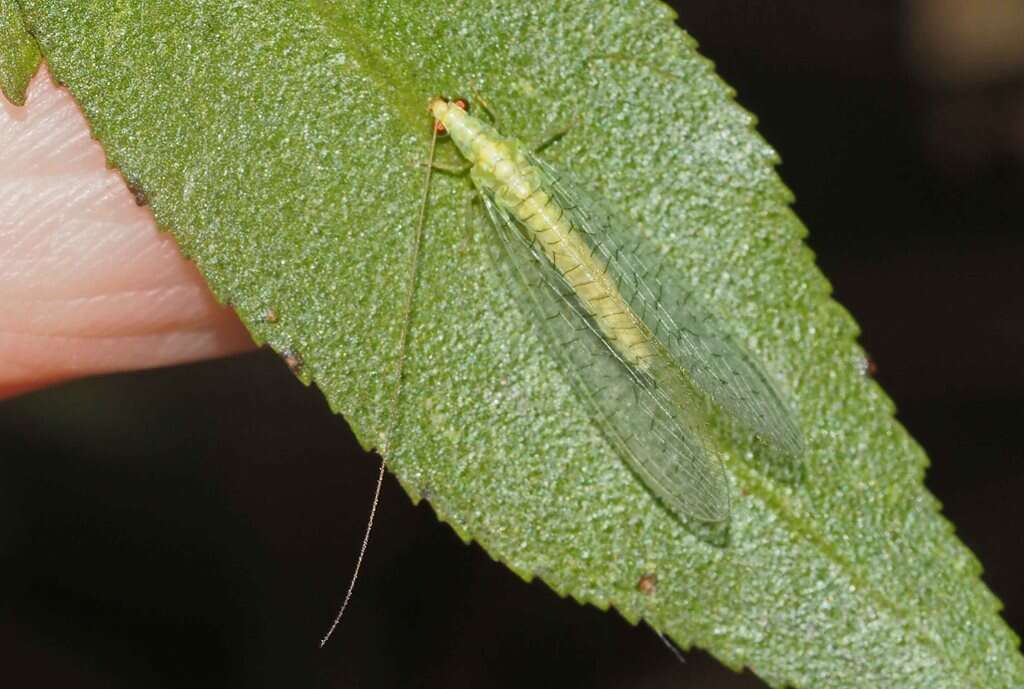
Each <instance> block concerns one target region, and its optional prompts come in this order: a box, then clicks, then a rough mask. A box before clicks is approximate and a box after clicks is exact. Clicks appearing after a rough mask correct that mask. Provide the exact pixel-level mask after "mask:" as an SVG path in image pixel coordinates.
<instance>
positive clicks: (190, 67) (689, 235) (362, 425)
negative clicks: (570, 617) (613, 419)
mask: <svg viewBox="0 0 1024 689" xmlns="http://www.w3.org/2000/svg"><path fill="white" fill-rule="evenodd" d="M22 8H23V10H24V12H25V14H26V17H27V19H28V23H29V26H30V29H31V31H32V33H33V34H34V35H35V37H36V38H37V40H38V41H39V43H40V45H41V46H42V49H43V52H44V53H45V55H46V56H47V58H48V60H49V61H50V65H51V69H52V71H53V73H54V74H55V75H56V76H57V77H58V78H59V79H61V80H62V81H64V82H66V83H67V84H68V85H69V87H70V88H71V90H72V91H73V93H74V94H75V96H76V97H77V98H78V99H79V102H80V103H81V104H82V106H83V108H84V110H85V112H86V114H87V116H88V118H89V120H90V122H91V123H92V126H93V127H94V131H95V134H96V136H97V137H98V138H99V139H100V141H102V142H103V144H104V146H105V148H106V150H107V153H108V155H109V157H110V160H111V161H112V162H113V163H114V164H116V165H117V166H118V167H119V168H120V169H121V170H122V171H123V172H124V174H125V177H126V179H127V180H128V181H129V184H131V185H133V186H134V187H137V188H139V189H141V190H142V191H143V192H144V193H145V195H146V197H148V199H149V202H150V203H151V205H152V207H153V211H154V213H155V215H156V218H157V220H158V221H159V222H160V223H161V225H162V226H164V227H166V228H167V229H168V230H170V231H172V232H173V233H174V234H175V236H176V237H177V238H178V241H179V243H180V245H181V247H182V250H183V251H184V252H185V253H186V254H187V255H189V256H191V257H192V258H193V259H194V260H195V261H196V263H197V264H198V265H199V267H200V268H201V269H202V271H203V273H204V274H205V275H206V277H207V279H208V280H209V282H210V284H211V286H212V287H213V289H214V291H215V292H216V293H217V294H218V295H219V296H220V298H221V299H223V300H224V301H226V302H228V303H230V304H232V305H233V306H234V307H235V308H236V309H237V311H238V313H239V314H240V315H241V317H242V318H243V319H244V320H245V322H246V323H247V324H248V326H249V327H250V329H251V330H252V332H253V335H254V337H256V338H257V340H259V341H261V342H268V343H270V344H271V345H272V346H273V347H274V348H276V349H277V350H279V351H282V352H286V351H287V352H288V353H289V354H290V357H291V359H292V362H293V363H294V364H296V366H297V367H298V370H299V374H300V376H301V377H302V378H303V379H304V380H306V381H314V382H315V383H316V384H317V385H318V386H319V388H320V389H321V390H323V392H324V395H325V396H326V398H327V400H328V402H329V403H330V405H331V406H332V408H333V409H334V410H336V411H337V412H339V413H341V414H343V415H344V416H345V418H346V419H347V420H348V422H349V423H350V424H351V425H352V426H353V428H354V429H355V431H356V433H357V435H358V437H359V438H360V439H361V441H362V442H363V443H364V445H366V446H367V447H371V446H374V445H377V444H378V443H380V442H381V438H382V434H383V433H384V430H385V428H386V426H387V418H386V417H387V413H388V401H389V399H390V395H391V391H392V389H393V386H394V384H395V380H396V371H397V368H396V366H397V361H396V359H397V349H398V342H399V333H400V332H401V329H402V322H401V321H402V318H401V315H402V303H403V299H404V295H405V293H406V290H407V289H408V287H409V271H408V255H409V254H408V252H409V240H410V237H411V233H412V230H413V227H414V223H415V219H416V216H417V213H418V212H419V209H420V193H421V185H422V170H421V169H420V168H418V167H417V166H416V165H415V163H416V162H417V161H421V160H422V159H423V158H424V156H425V153H426V149H427V142H428V139H429V130H430V123H429V119H428V117H427V115H426V113H425V105H426V102H427V99H428V97H430V96H432V95H435V94H439V93H441V94H456V93H466V92H468V91H471V90H473V89H476V90H479V91H480V92H481V93H483V94H484V95H486V96H487V97H488V99H489V101H490V102H491V103H492V105H493V106H494V107H495V109H496V110H497V111H498V112H500V113H501V114H502V115H503V119H502V120H501V122H500V127H501V129H502V130H503V131H504V132H506V133H510V134H514V135H517V136H519V137H520V138H524V139H527V138H532V137H534V136H536V135H538V134H539V133H540V132H542V131H543V130H545V129H547V128H548V127H550V126H552V125H555V124H558V123H562V122H565V121H568V120H570V119H572V118H574V117H575V118H576V125H575V126H574V127H573V128H572V129H571V131H570V132H569V133H568V134H567V135H566V136H565V137H564V138H563V139H561V140H560V141H559V142H557V143H556V144H555V145H553V146H551V147H549V148H548V149H547V150H546V151H545V153H544V156H545V158H546V159H547V160H549V161H550V162H552V163H553V164H555V165H556V166H558V167H561V168H563V169H565V170H567V171H569V172H570V173H571V174H572V175H573V176H574V177H575V178H576V179H577V180H579V181H581V182H582V183H583V184H584V185H585V186H586V187H588V188H590V189H591V190H592V191H593V192H594V193H595V194H596V195H600V196H601V197H603V198H604V199H606V200H607V203H608V204H609V205H610V206H612V207H614V208H615V209H616V211H617V212H619V213H620V214H621V215H622V216H624V217H626V218H628V219H629V221H630V222H632V223H633V224H634V226H635V228H636V232H637V233H639V234H640V235H641V236H642V237H643V238H644V240H645V241H646V242H647V243H648V246H651V247H654V248H656V249H658V250H659V251H661V252H662V253H663V255H664V261H665V270H664V272H663V275H664V279H665V281H666V283H667V284H668V286H669V287H675V288H676V289H681V288H683V287H685V288H687V289H692V290H695V291H696V292H698V293H699V294H700V295H701V296H702V297H703V298H704V299H705V301H707V302H708V303H710V304H711V305H713V307H714V308H715V309H716V311H717V312H718V313H721V314H728V316H729V325H730V327H731V328H733V330H734V331H735V332H736V333H737V334H738V336H739V337H740V339H741V340H742V341H743V342H745V343H746V344H747V345H748V346H749V347H750V348H751V349H752V350H753V351H754V352H755V353H756V354H757V355H758V356H759V357H760V358H761V359H762V360H763V361H764V362H765V365H766V366H767V368H768V370H769V371H770V372H771V373H772V375H773V376H774V378H775V380H776V381H777V382H778V384H779V385H780V386H781V387H782V388H783V389H784V390H786V393H787V396H788V398H789V400H790V402H791V404H792V406H793V407H794V408H795V409H796V412H797V418H798V420H799V423H800V425H801V427H802V430H803V432H804V435H805V437H806V439H807V443H808V447H809V451H808V455H807V457H806V458H805V463H806V471H805V475H806V478H805V479H804V480H803V481H801V482H799V483H796V484H786V483H779V482H776V481H775V480H773V478H772V477H771V476H770V475H768V474H766V473H764V472H763V471H762V467H761V465H760V464H759V462H758V461H757V460H756V456H754V455H753V453H754V450H755V449H756V448H754V447H753V446H751V445H748V444H745V442H746V441H743V440H741V439H738V440H736V441H735V443H734V444H733V445H732V446H731V447H730V448H729V449H730V453H729V456H728V457H727V458H726V466H727V470H728V473H729V477H730V481H731V485H732V492H733V510H734V512H733V520H732V524H731V530H730V537H729V541H728V543H727V544H726V545H724V546H716V545H713V544H709V543H707V542H705V541H702V540H700V539H698V538H696V537H695V536H694V535H692V534H691V533H690V532H688V531H687V530H685V529H684V528H683V527H682V526H681V525H680V524H679V523H678V522H677V521H676V520H675V519H673V518H672V516H671V515H670V514H669V513H668V511H667V510H666V509H665V508H663V507H662V506H661V505H660V504H658V503H657V502H656V500H655V499H654V498H653V497H652V496H651V495H650V494H649V493H648V492H647V491H646V490H645V489H644V487H643V485H642V484H641V483H640V482H639V481H638V480H637V478H636V477H635V476H633V475H632V474H631V473H630V472H629V470H628V469H627V468H626V467H625V466H624V464H623V463H622V462H621V461H620V460H619V458H618V457H617V456H616V455H615V454H614V453H613V452H612V451H611V450H610V449H609V447H608V446H607V445H606V444H605V443H604V442H603V441H602V439H601V435H600V433H599V432H598V431H597V429H596V427H595V426H594V423H593V421H592V420H591V419H590V418H588V416H587V414H586V411H585V409H584V408H583V406H581V404H580V403H579V402H578V401H577V399H575V398H574V397H573V395H572V393H571V391H570V388H569V386H568V384H567V381H566V380H565V379H564V377H563V376H562V375H560V373H559V372H558V370H557V369H556V367H555V360H554V359H553V358H552V357H551V356H550V355H549V354H548V353H546V352H544V351H543V349H542V348H541V346H540V340H539V339H538V335H537V333H536V332H535V329H534V327H533V325H532V323H531V322H530V321H529V320H528V317H527V315H526V314H525V313H524V312H523V311H522V310H521V309H519V308H518V306H517V304H518V301H517V300H516V299H515V297H514V294H513V293H512V292H511V291H510V289H509V288H508V287H506V286H505V285H504V284H502V283H501V282H500V280H498V279H497V278H496V277H495V275H496V274H495V272H494V271H493V269H492V267H491V266H490V264H489V263H488V260H487V258H486V254H485V249H484V246H483V240H482V239H481V236H482V233H484V232H489V231H491V228H489V227H487V226H486V225H483V224H480V223H476V222H472V223H470V224H469V227H467V223H466V222H465V219H466V218H467V217H470V218H472V217H473V216H471V215H470V216H467V214H466V213H465V207H466V204H467V200H469V199H470V198H472V194H473V189H472V187H471V185H470V182H469V180H468V179H466V178H464V177H457V176H450V175H449V176H446V175H438V176H436V178H435V182H434V186H433V190H432V193H431V199H430V209H429V221H428V223H427V226H426V243H425V245H424V249H423V255H422V265H421V271H420V275H419V284H418V292H417V299H416V303H415V312H414V318H413V322H412V325H411V328H412V329H411V340H410V349H409V355H408V359H407V363H406V367H405V373H404V387H403V389H402V397H401V400H402V402H401V405H400V418H399V423H398V426H397V433H396V435H395V437H393V438H392V439H391V441H390V443H389V452H388V460H389V462H390V466H391V468H392V469H393V470H394V471H395V473H396V474H398V476H399V477H400V479H401V480H402V482H403V484H404V485H405V487H406V488H407V490H408V491H409V492H410V494H412V495H413V496H414V498H416V499H418V498H427V499H429V501H430V503H431V505H432V506H433V507H434V509H435V510H436V512H437V514H438V515H439V517H440V518H442V519H444V520H446V521H447V522H448V523H450V524H451V525H452V526H453V527H454V528H455V530H456V531H457V532H458V533H459V534H460V535H461V536H462V537H463V538H465V539H467V540H468V539H474V540H476V541H478V542H480V543H481V544H482V545H483V546H484V547H485V548H486V549H487V550H488V552H489V553H490V554H491V555H492V556H493V557H495V558H496V559H498V560H500V561H502V562H504V563H505V564H506V565H507V566H509V567H510V568H512V569H513V570H515V571H516V572H518V573H520V574H521V575H522V576H523V577H525V578H530V577H533V576H540V577H542V578H543V580H544V581H546V582H547V583H548V584H549V585H550V586H551V587H552V588H554V589H555V590H556V591H558V592H561V593H563V594H565V595H571V596H573V597H575V598H576V599H578V600H580V601H585V602H588V603H593V604H594V605H597V606H601V607H606V606H614V607H615V608H616V609H618V610H619V611H620V612H621V613H622V615H624V616H625V617H626V618H627V619H629V620H632V621H637V620H640V619H644V620H646V621H647V622H649V623H650V624H651V625H652V626H654V627H655V628H656V629H658V630H661V631H663V632H665V633H666V634H668V635H669V636H671V638H673V639H674V640H676V641H677V642H678V643H679V644H680V645H682V646H687V647H688V646H690V645H697V646H701V647H703V648H706V649H708V650H709V651H710V652H712V653H713V654H714V655H716V656H717V657H718V658H719V659H721V661H722V662H724V663H726V664H727V665H729V666H730V667H734V668H737V669H738V668H740V667H743V666H746V667H750V668H752V669H753V670H754V671H755V672H757V673H758V674H759V675H760V676H761V677H762V678H764V680H765V681H766V682H768V683H769V684H770V685H772V686H783V685H786V684H790V685H793V686H796V687H871V688H872V689H875V688H877V687H927V688H928V689H939V688H942V687H957V688H958V689H960V688H963V687H979V688H981V687H984V688H985V689H993V688H995V687H1010V686H1021V684H1022V683H1024V660H1022V657H1021V656H1020V655H1019V653H1018V650H1017V647H1018V639H1017V638H1016V637H1015V636H1014V635H1013V633H1012V632H1011V631H1010V630H1009V629H1008V628H1007V626H1006V625H1005V624H1004V623H1003V621H1002V620H1001V619H1000V618H999V616H998V614H997V612H998V609H999V604H998V601H997V600H996V599H995V598H994V597H993V596H992V594H991V593H990V592H989V591H988V590H987V589H986V588H985V587H984V586H983V585H982V583H981V582H980V581H979V579H978V575H979V572H980V567H979V565H978V563H977V561H976V560H975V559H974V558H973V557H972V555H971V554H970V553H969V552H968V551H967V550H966V549H965V548H964V547H963V545H961V544H960V543H959V542H958V541H957V540H956V538H955V537H954V535H953V534H952V529H951V527H950V525H949V524H948V522H946V521H945V520H944V519H943V518H942V517H941V516H940V514H939V512H938V508H939V505H938V504H937V502H936V500H935V499H934V498H933V497H932V496H931V495H929V494H928V493H927V492H926V491H925V489H924V488H923V486H922V476H923V472H924V468H925V465H926V458H925V456H924V454H923V453H922V452H921V449H920V448H919V447H918V446H917V445H916V444H915V443H914V441H913V440H912V439H911V438H910V437H909V436H908V435H907V434H906V432H905V431H904V429H903V428H902V427H900V426H899V425H898V424H897V423H896V422H895V421H894V420H893V418H892V413H893V407H892V403H891V402H890V401H889V400H888V399H887V398H886V397H885V395H884V394H883V392H882V391H881V390H880V389H879V388H878V386H877V385H875V384H874V383H873V382H872V381H871V380H870V379H868V378H866V377H865V376H864V374H863V372H862V371H863V366H862V364H863V361H864V355H863V352H862V351H861V350H860V349H859V347H858V346H857V345H856V343H855V341H854V340H855V338H856V336H857V326H856V325H855V323H854V322H853V320H852V319H851V318H850V316H849V314H847V312H846V311H845V310H844V309H843V308H842V307H841V306H839V305H838V304H836V303H835V302H833V301H831V300H830V297H829V285H828V283H827V281H826V280H825V279H824V278H823V277H822V275H821V274H820V273H819V272H818V270H817V269H816V267H815V266H814V263H813V256H812V255H811V252H810V251H809V250H807V249H806V248H805V247H804V246H803V244H802V242H801V239H802V237H803V235H804V228H803V226H802V225H801V224H800V222H799V221H798V220H797V218H796V217H795V216H794V215H793V214H792V212H791V211H790V208H789V202H790V201H791V195H790V193H789V191H788V190H787V189H786V188H785V187H784V186H783V185H782V183H781V182H780V181H779V179H778V177H777V176H776V174H775V171H774V164H775V163H776V161H777V159H776V156H775V154H774V152H773V151H772V150H771V148H769V147H768V146H767V145H766V144H765V143H764V142H763V141H762V140H761V139H760V138H759V137H758V136H757V135H756V134H755V133H753V131H752V130H751V124H752V121H753V118H752V117H751V116H750V115H749V114H747V113H746V112H744V111H743V110H742V109H740V108H739V107H738V106H737V105H736V104H735V103H734V102H733V100H732V93H731V91H730V89H729V88H728V87H727V86H726V85H725V84H723V83H722V82H721V80H720V79H719V78H718V77H717V76H716V75H715V74H714V71H713V69H712V66H711V65H710V64H709V63H708V62H707V61H706V60H704V59H703V58H701V57H700V56H699V55H698V54H697V52H696V50H695V46H694V43H693V41H692V40H691V39H689V38H688V37H687V36H686V35H685V34H684V33H683V32H682V31H680V30H679V29H678V28H677V27H676V26H675V25H674V24H673V16H672V14H671V13H670V11H668V10H667V9H666V8H665V7H663V6H661V5H659V4H657V3H654V2H649V1H648V0H633V1H632V2H622V3H604V2H596V1H595V2H591V3H589V4H587V3H579V2H571V3H568V2H567V3H560V4H550V5H549V4H546V3H543V4H542V3H523V2H504V3H495V2H485V1H484V0H470V1H467V2H462V3H457V4H453V7H451V8H449V7H447V6H438V5H437V4H436V3H421V2H405V3H400V2H375V1H372V0H367V1H366V2H362V3H351V2H345V3H332V2H312V3H292V2H282V1H279V0H278V1H263V2H256V1H253V2H248V3H247V2H217V3H200V4H196V3H191V2H170V1H168V2H163V3H152V2H143V1H142V0H137V1H135V2H129V1H124V2H119V3H117V4H116V9H110V8H107V9H99V8H97V5H96V4H95V3H78V2H70V0H69V1H67V2H28V1H25V2H22ZM440 155H441V157H442V158H444V159H447V160H450V161H454V160H456V158H455V154H454V152H453V151H452V150H451V149H450V145H447V144H446V145H442V146H441V150H440ZM752 457H754V458H752ZM652 575H653V577H654V578H652ZM642 579H643V581H645V582H648V583H651V582H653V581H656V585H655V586H654V587H653V590H652V587H651V586H639V587H638V583H639V582H641V580H642ZM423 595H429V592H427V591H424V592H423ZM325 612H326V611H325ZM310 642H311V643H314V642H315V640H312V639H311V640H310Z"/></svg>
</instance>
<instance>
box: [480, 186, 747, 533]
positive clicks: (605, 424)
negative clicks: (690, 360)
mask: <svg viewBox="0 0 1024 689" xmlns="http://www.w3.org/2000/svg"><path fill="white" fill-rule="evenodd" d="M481 196H482V198H483V201H484V206H485V207H486V209H487V211H488V214H489V215H490V217H491V220H492V222H493V225H494V226H495V228H496V230H497V232H496V235H497V237H498V238H499V241H498V242H495V249H496V251H497V252H498V255H497V256H496V257H495V263H496V266H497V267H498V269H499V270H501V271H502V272H503V273H505V274H506V275H509V276H510V277H512V276H514V277H512V280H513V281H515V282H518V283H519V284H521V285H522V286H523V288H524V292H525V295H524V297H523V301H524V302H525V303H527V304H529V306H530V309H531V310H532V311H533V314H534V316H535V317H536V320H537V322H538V324H539V326H538V327H539V329H540V331H541V332H542V334H543V337H544V340H545V341H546V343H547V345H548V347H549V349H550V350H551V351H552V352H554V353H555V354H556V356H557V357H558V358H560V359H561V363H562V365H563V368H564V369H565V373H566V375H567V376H568V378H569V380H570V381H571V382H572V384H573V387H574V388H575V390H576V392H577V393H578V394H579V395H580V397H581V398H582V399H583V400H584V401H585V402H586V403H587V405H588V406H589V407H590V408H591V410H592V412H593V413H594V416H595V418H596V420H597V421H598V424H599V426H600V427H601V428H602V430H603V432H604V433H605V435H606V437H607V438H608V440H609V441H610V442H611V443H612V444H613V445H614V446H615V447H616V449H617V450H618V451H619V453H620V454H621V456H623V457H624V458H625V459H626V460H627V461H628V463H629V465H630V466H631V467H632V468H633V470H634V471H635V472H636V473H637V474H638V475H639V476H640V478H641V479H642V480H643V481H644V483H645V484H646V485H647V486H648V488H649V489H650V490H651V491H652V492H653V493H654V494H655V495H657V496H658V497H659V498H660V499H661V500H662V501H664V502H665V504H666V505H667V506H668V507H669V508H670V509H671V510H672V511H673V512H674V513H675V514H677V515H678V516H680V517H683V518H687V517H690V518H694V519H697V520H699V521H702V522H712V523H714V522H722V521H725V520H726V519H727V518H728V516H729V498H728V487H727V483H726V480H725V474H724V470H723V467H722V464H721V461H720V460H718V459H717V458H716V457H714V456H712V455H711V454H709V453H708V451H707V450H706V449H705V447H704V445H703V443H702V441H701V438H702V437H704V434H703V433H701V432H700V431H699V429H698V428H694V427H693V425H692V420H689V419H688V418H687V417H685V416H684V414H683V412H682V410H680V409H679V408H678V404H677V403H676V401H675V400H673V399H671V398H670V397H668V396H667V395H666V394H665V392H664V391H663V390H662V389H661V388H660V387H659V386H658V385H657V383H656V382H655V380H654V379H652V378H651V377H649V376H647V375H645V374H644V373H642V372H640V371H638V370H636V368H635V367H633V366H631V365H630V364H628V363H627V362H625V361H623V360H622V358H621V357H620V356H618V355H617V354H616V353H615V351H613V350H612V349H611V348H610V347H609V346H608V344H606V342H605V340H604V338H603V337H602V336H601V335H600V334H599V329H598V328H597V325H596V323H595V322H594V319H593V318H592V317H591V316H590V314H589V313H587V311H586V310H585V309H584V308H583V307H582V305H581V304H580V302H579V301H578V299H577V298H576V293H575V291H574V290H573V289H572V287H571V286H570V285H569V284H568V283H567V282H566V281H565V280H564V279H563V278H562V274H561V273H559V271H558V270H557V269H556V268H555V267H554V266H553V265H552V264H551V263H550V262H549V261H548V259H547V258H545V257H544V255H543V254H542V253H541V252H540V250H539V249H538V248H536V247H533V246H531V245H529V244H528V243H527V241H526V240H525V239H524V238H523V237H524V234H523V233H522V232H521V230H520V228H518V227H517V225H516V223H517V221H516V220H515V219H514V218H513V217H512V216H511V215H510V214H509V213H508V212H506V211H505V210H503V209H502V208H501V207H499V206H498V205H497V204H496V203H495V202H494V201H493V200H492V199H491V198H490V197H489V196H488V194H487V192H483V193H482V194H481Z"/></svg>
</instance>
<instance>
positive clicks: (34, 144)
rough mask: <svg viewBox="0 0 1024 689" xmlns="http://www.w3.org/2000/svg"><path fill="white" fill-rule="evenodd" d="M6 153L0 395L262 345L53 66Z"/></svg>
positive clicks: (1, 123) (12, 124)
mask: <svg viewBox="0 0 1024 689" xmlns="http://www.w3.org/2000/svg"><path fill="white" fill-rule="evenodd" d="M0 151H3V155H2V156H0V396H11V395H13V394H18V393H20V392H24V391H27V390H31V389H34V388H37V387H41V386H44V385H48V384H51V383H54V382H58V381H62V380H67V379H71V378H77V377H82V376H88V375H94V374H101V373H110V372H116V371H125V370H132V369H142V368H151V367H156V366H166V365H171V364H176V363H182V362H186V361H194V360H198V359H206V358H211V357H216V356H222V355H226V354H231V353H234V352H238V351H243V350H246V349H251V348H252V347H253V346H254V345H253V343H252V340H251V338H250V337H249V335H248V333H247V332H246V330H245V328H244V327H243V326H242V324H241V323H240V322H239V320H238V319H237V317H236V316H235V315H234V313H233V312H232V311H231V310H230V309H228V308H226V307H224V306H223V305H221V304H219V303H218V302H217V300H216V299H215V298H214V296H213V295H212V294H211V293H210V291H209V289H208V288H207V287H206V285H205V283H204V282H203V279H202V277H201V276H200V275H199V272H198V270H196V268H195V266H194V265H193V264H192V263H191V262H189V261H188V260H186V259H185V258H183V257H182V256H181V254H180V253H179V252H178V249H177V247H176V245H175V243H174V240H173V238H172V237H171V236H170V235H169V234H167V233H165V232H161V231H160V230H159V229H158V228H157V226H156V223H155V222H154V220H153V215H152V213H151V212H150V210H149V208H148V207H147V206H146V205H145V204H144V203H142V204H140V203H139V199H140V198H143V199H144V198H145V196H144V190H141V189H134V190H132V189H129V187H128V185H126V184H125V181H124V179H123V178H122V177H121V175H120V174H119V173H118V172H117V171H116V170H111V169H109V168H108V167H107V164H106V158H105V157H104V154H103V150H102V148H101V147H100V145H99V143H98V142H96V141H95V140H93V139H92V137H91V135H90V132H89V127H88V124H87V123H86V121H85V119H84V117H83V116H82V114H81V112H80V111H79V109H78V107H77V105H76V104H75V102H74V99H73V98H72V97H71V95H70V94H69V93H68V92H67V90H65V89H63V88H58V87H57V86H56V85H55V84H54V83H53V82H52V81H51V79H50V77H49V74H48V72H47V71H46V68H45V66H43V67H42V68H41V69H40V70H39V73H38V74H37V75H36V77H35V78H34V79H33V80H32V83H31V84H30V85H29V89H28V93H27V101H26V104H25V105H24V106H21V107H19V106H15V105H13V104H12V103H10V102H7V101H6V100H2V99H0Z"/></svg>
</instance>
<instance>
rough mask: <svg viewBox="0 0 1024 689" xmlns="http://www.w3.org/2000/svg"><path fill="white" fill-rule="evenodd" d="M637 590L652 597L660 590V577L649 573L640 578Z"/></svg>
mask: <svg viewBox="0 0 1024 689" xmlns="http://www.w3.org/2000/svg"><path fill="white" fill-rule="evenodd" d="M636 590H637V591H639V592H640V593H642V594H644V595H647V596H649V595H651V594H652V593H654V592H655V591H657V590H658V577H657V575H656V574H654V573H651V572H648V573H647V574H645V575H643V576H642V577H640V581H638V582H636Z"/></svg>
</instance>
